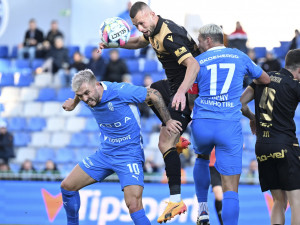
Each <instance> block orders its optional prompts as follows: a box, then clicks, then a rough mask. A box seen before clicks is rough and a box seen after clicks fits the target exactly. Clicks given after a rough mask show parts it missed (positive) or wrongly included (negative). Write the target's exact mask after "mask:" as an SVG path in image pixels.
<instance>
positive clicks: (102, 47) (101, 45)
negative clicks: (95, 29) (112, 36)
mask: <svg viewBox="0 0 300 225" xmlns="http://www.w3.org/2000/svg"><path fill="white" fill-rule="evenodd" d="M105 48H108V47H107V46H106V45H105V44H104V43H103V42H100V43H99V46H98V50H97V53H99V54H101V53H102V50H103V49H105Z"/></svg>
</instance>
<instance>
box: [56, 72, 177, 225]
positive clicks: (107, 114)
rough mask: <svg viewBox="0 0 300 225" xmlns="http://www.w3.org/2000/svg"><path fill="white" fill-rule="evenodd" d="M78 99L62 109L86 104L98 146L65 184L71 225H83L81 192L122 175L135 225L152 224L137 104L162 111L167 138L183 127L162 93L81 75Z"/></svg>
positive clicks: (76, 89)
mask: <svg viewBox="0 0 300 225" xmlns="http://www.w3.org/2000/svg"><path fill="white" fill-rule="evenodd" d="M72 89H73V91H74V92H75V93H76V98H75V99H68V100H67V101H66V102H65V103H64V105H63V108H64V109H65V110H67V111H70V110H73V109H74V108H75V107H76V105H77V104H78V103H79V101H80V100H81V101H83V102H84V103H85V104H86V105H87V106H88V107H89V109H90V110H91V112H92V114H93V116H94V117H95V119H96V121H97V124H98V126H99V130H100V139H101V143H100V147H99V150H98V151H97V152H95V153H94V154H92V155H91V156H89V157H86V158H85V159H83V160H82V161H81V162H80V163H79V164H78V165H76V166H75V167H74V169H73V170H72V172H71V173H70V174H69V175H68V176H67V177H66V178H65V179H64V180H63V181H62V183H61V192H62V197H63V202H64V207H65V210H66V213H67V219H68V225H74V224H79V221H78V211H79V207H80V197H79V193H78V190H80V189H81V188H83V187H85V186H87V185H90V184H93V183H96V182H101V181H103V180H104V179H105V178H106V177H107V176H109V175H111V174H113V173H114V172H115V173H116V174H117V175H118V177H119V179H120V183H121V187H122V190H123V191H124V198H125V202H126V205H127V207H128V209H129V212H130V216H131V218H132V220H133V222H134V224H136V225H144V224H150V221H149V219H148V218H147V217H146V215H145V211H144V209H143V204H142V192H143V187H144V174H143V163H144V152H143V146H142V136H141V127H140V117H139V111H138V108H137V105H136V104H137V103H141V102H144V101H146V102H149V101H151V102H152V104H154V106H155V107H156V109H157V110H158V111H159V112H160V115H161V116H162V118H163V120H164V122H165V123H166V126H167V129H168V132H169V134H170V135H171V133H179V132H180V131H181V123H180V122H178V121H175V120H172V119H171V116H170V114H169V111H168V110H167V108H166V105H165V104H164V101H163V99H162V97H161V95H160V93H159V92H158V91H156V90H154V89H151V88H149V89H147V88H144V87H138V86H134V85H131V84H128V83H111V82H101V83H99V82H97V81H96V77H95V76H94V74H93V72H92V71H91V70H88V69H87V70H82V71H79V72H78V73H77V74H76V75H75V76H74V78H73V80H72Z"/></svg>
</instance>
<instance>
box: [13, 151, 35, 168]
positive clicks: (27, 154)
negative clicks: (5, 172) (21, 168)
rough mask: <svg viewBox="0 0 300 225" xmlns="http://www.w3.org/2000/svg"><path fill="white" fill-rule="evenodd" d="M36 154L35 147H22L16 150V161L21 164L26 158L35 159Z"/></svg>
mask: <svg viewBox="0 0 300 225" xmlns="http://www.w3.org/2000/svg"><path fill="white" fill-rule="evenodd" d="M35 155H36V151H35V149H34V148H28V147H20V148H18V150H17V151H16V158H15V159H14V162H16V163H19V164H21V163H23V162H24V161H25V160H31V161H33V160H34V159H35Z"/></svg>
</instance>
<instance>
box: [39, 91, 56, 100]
mask: <svg viewBox="0 0 300 225" xmlns="http://www.w3.org/2000/svg"><path fill="white" fill-rule="evenodd" d="M55 99H56V90H55V89H53V88H42V89H40V92H39V96H38V97H37V99H36V101H41V102H47V101H53V100H55Z"/></svg>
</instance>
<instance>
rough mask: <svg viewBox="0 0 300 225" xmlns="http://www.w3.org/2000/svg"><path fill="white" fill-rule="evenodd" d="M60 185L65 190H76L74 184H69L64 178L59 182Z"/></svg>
mask: <svg viewBox="0 0 300 225" xmlns="http://www.w3.org/2000/svg"><path fill="white" fill-rule="evenodd" d="M60 187H61V188H63V189H65V190H67V191H76V190H75V188H74V185H72V184H70V183H69V182H67V181H66V180H63V181H62V182H61V184H60Z"/></svg>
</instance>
